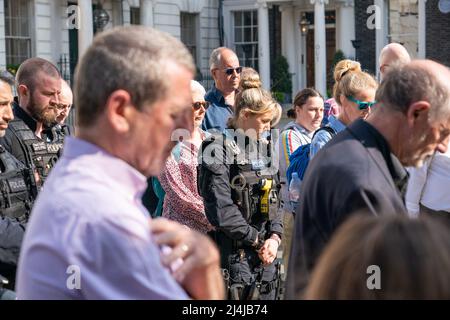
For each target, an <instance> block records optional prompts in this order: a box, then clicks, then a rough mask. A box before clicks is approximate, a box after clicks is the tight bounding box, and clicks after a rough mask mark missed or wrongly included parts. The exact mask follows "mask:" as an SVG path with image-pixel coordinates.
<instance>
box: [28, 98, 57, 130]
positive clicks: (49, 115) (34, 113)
mask: <svg viewBox="0 0 450 320" xmlns="http://www.w3.org/2000/svg"><path fill="white" fill-rule="evenodd" d="M27 109H28V111H29V112H30V115H31V117H32V118H33V119H34V120H36V121H38V122H42V123H43V124H44V126H47V127H51V126H54V125H55V124H56V123H57V121H56V116H57V113H56V112H55V111H54V110H53V107H51V106H49V105H47V106H39V105H37V104H36V102H35V101H34V98H33V95H31V97H30V102H29V103H28V106H27Z"/></svg>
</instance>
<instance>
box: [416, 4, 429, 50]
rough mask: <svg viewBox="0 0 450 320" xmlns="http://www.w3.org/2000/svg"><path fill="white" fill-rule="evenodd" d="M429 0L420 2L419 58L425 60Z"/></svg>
mask: <svg viewBox="0 0 450 320" xmlns="http://www.w3.org/2000/svg"><path fill="white" fill-rule="evenodd" d="M426 4H427V0H419V52H418V58H419V59H425V57H426V48H427V34H426V31H427V15H426Z"/></svg>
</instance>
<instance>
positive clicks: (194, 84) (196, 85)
mask: <svg viewBox="0 0 450 320" xmlns="http://www.w3.org/2000/svg"><path fill="white" fill-rule="evenodd" d="M191 92H192V93H194V92H198V93H200V94H202V95H205V93H206V90H205V88H204V87H203V86H202V85H201V84H200V82H198V81H195V80H191Z"/></svg>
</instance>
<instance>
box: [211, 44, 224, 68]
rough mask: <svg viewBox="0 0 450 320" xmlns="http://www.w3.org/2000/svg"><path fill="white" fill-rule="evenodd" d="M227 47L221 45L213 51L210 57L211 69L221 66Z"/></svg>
mask: <svg viewBox="0 0 450 320" xmlns="http://www.w3.org/2000/svg"><path fill="white" fill-rule="evenodd" d="M225 49H227V48H226V47H219V48H216V49H214V50H213V52H211V56H210V57H209V70H210V71H212V70H213V69H216V68H219V65H220V63H221V62H222V51H223V50H225Z"/></svg>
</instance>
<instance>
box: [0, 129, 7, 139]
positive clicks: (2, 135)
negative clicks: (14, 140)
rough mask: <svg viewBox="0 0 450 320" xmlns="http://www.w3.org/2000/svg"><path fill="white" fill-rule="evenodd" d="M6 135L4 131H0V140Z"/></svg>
mask: <svg viewBox="0 0 450 320" xmlns="http://www.w3.org/2000/svg"><path fill="white" fill-rule="evenodd" d="M5 134H6V130H0V138H3V137H4V136H5Z"/></svg>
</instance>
